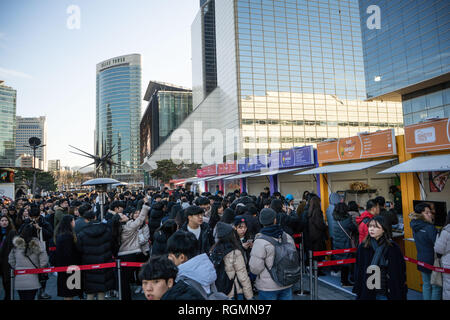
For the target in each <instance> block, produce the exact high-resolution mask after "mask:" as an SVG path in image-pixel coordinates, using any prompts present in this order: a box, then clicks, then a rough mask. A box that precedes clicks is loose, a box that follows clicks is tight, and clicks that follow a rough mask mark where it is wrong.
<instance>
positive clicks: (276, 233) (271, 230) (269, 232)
mask: <svg viewBox="0 0 450 320" xmlns="http://www.w3.org/2000/svg"><path fill="white" fill-rule="evenodd" d="M260 232H261V233H262V234H265V235H266V236H269V237H274V238H279V237H281V235H282V234H283V229H282V228H281V226H280V225H278V224H274V225H272V226H268V227H265V228H262V229H261V231H260Z"/></svg>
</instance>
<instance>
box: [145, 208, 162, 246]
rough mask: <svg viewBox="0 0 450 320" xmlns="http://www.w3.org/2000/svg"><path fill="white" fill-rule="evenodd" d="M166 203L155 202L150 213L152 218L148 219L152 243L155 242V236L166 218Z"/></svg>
mask: <svg viewBox="0 0 450 320" xmlns="http://www.w3.org/2000/svg"><path fill="white" fill-rule="evenodd" d="M163 209H164V203H163V202H162V201H159V202H155V203H154V204H153V205H152V209H151V211H150V216H149V219H148V229H149V231H150V241H153V235H154V233H155V231H156V229H158V228H159V227H160V226H161V220H162V218H163V217H164V211H163Z"/></svg>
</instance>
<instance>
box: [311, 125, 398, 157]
mask: <svg viewBox="0 0 450 320" xmlns="http://www.w3.org/2000/svg"><path fill="white" fill-rule="evenodd" d="M396 154H397V144H396V141H395V132H394V129H388V130H383V131H377V132H373V133H367V134H359V135H357V136H354V137H349V138H340V139H337V140H334V141H330V142H322V143H318V144H317V158H318V161H319V163H325V162H337V161H347V160H358V159H369V158H377V157H384V156H392V155H396Z"/></svg>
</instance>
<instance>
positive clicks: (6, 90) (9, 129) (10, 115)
mask: <svg viewBox="0 0 450 320" xmlns="http://www.w3.org/2000/svg"><path fill="white" fill-rule="evenodd" d="M16 97H17V92H16V90H14V89H13V88H11V87H8V86H6V85H5V83H4V81H2V80H0V166H3V167H11V166H14V164H15V160H16V158H15V155H16Z"/></svg>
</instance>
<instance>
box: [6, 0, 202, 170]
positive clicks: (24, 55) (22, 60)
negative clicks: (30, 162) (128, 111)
mask: <svg viewBox="0 0 450 320" xmlns="http://www.w3.org/2000/svg"><path fill="white" fill-rule="evenodd" d="M71 5H76V6H78V8H79V9H80V29H69V28H68V27H67V21H68V20H70V18H71V13H68V12H67V9H68V8H69V7H70V6H71ZM198 8H199V0H127V1H125V0H71V1H66V0H0V80H5V82H6V83H5V84H6V85H7V86H10V87H13V88H14V89H16V90H17V115H18V116H23V117H35V116H43V115H45V116H47V126H48V141H47V144H48V149H47V157H48V159H60V160H61V164H62V165H66V166H83V165H86V164H88V163H89V159H87V158H83V157H81V156H77V155H74V154H72V153H70V152H69V150H70V148H69V146H68V145H69V144H71V145H75V146H78V147H79V148H81V149H84V150H87V151H92V152H93V149H94V129H95V65H96V64H97V63H98V62H100V61H103V60H106V59H109V58H112V57H115V56H119V55H124V54H130V53H140V54H141V55H142V87H143V88H142V90H143V91H142V94H144V93H145V88H146V87H147V84H148V82H149V81H150V80H159V81H164V82H169V83H173V84H177V85H181V86H186V87H191V84H192V71H191V24H192V22H193V20H194V18H195V15H196V13H197V11H198ZM72 13H73V12H72ZM144 108H145V105H144V104H143V110H142V111H144Z"/></svg>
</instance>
